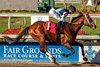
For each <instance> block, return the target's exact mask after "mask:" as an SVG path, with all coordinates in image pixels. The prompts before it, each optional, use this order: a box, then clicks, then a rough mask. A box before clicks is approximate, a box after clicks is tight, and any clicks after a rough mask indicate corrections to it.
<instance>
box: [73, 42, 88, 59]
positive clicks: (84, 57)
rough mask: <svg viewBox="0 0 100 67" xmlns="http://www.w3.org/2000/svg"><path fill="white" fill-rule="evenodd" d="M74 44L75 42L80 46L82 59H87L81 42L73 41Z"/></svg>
mask: <svg viewBox="0 0 100 67" xmlns="http://www.w3.org/2000/svg"><path fill="white" fill-rule="evenodd" d="M74 44H76V45H78V46H80V47H81V51H82V56H83V60H84V61H88V59H87V57H86V56H85V54H84V46H83V45H82V44H81V43H79V42H77V41H75V43H74ZM74 44H73V45H74Z"/></svg>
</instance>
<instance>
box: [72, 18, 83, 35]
mask: <svg viewBox="0 0 100 67" xmlns="http://www.w3.org/2000/svg"><path fill="white" fill-rule="evenodd" d="M83 20H84V19H83V17H80V18H78V19H77V21H73V22H72V23H71V28H72V29H73V31H74V32H75V33H76V34H77V32H78V31H79V30H80V29H81V27H82V26H83V24H82V22H83Z"/></svg>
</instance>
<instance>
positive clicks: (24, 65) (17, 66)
mask: <svg viewBox="0 0 100 67" xmlns="http://www.w3.org/2000/svg"><path fill="white" fill-rule="evenodd" d="M0 67H100V64H90V63H59V65H56V64H54V63H34V62H12V63H11V62H0Z"/></svg>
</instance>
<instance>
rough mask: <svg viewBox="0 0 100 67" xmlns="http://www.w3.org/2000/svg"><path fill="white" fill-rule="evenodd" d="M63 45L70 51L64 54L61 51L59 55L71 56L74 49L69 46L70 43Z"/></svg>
mask: <svg viewBox="0 0 100 67" xmlns="http://www.w3.org/2000/svg"><path fill="white" fill-rule="evenodd" d="M64 47H66V48H67V49H69V50H70V51H71V53H69V54H65V53H63V52H62V53H61V55H63V56H66V57H69V56H71V55H73V54H74V53H75V51H74V49H73V48H72V47H71V45H70V43H66V44H64Z"/></svg>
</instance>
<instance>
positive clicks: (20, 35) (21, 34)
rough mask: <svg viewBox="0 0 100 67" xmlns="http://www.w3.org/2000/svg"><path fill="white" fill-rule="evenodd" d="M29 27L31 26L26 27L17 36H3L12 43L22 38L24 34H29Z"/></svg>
mask: <svg viewBox="0 0 100 67" xmlns="http://www.w3.org/2000/svg"><path fill="white" fill-rule="evenodd" d="M28 29H29V27H26V28H25V29H24V30H23V31H22V32H20V33H19V34H18V36H17V37H16V38H10V37H9V36H3V37H4V39H5V40H6V41H7V42H8V43H9V44H12V43H15V42H18V41H19V40H20V39H21V38H22V36H23V35H27V34H28Z"/></svg>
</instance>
